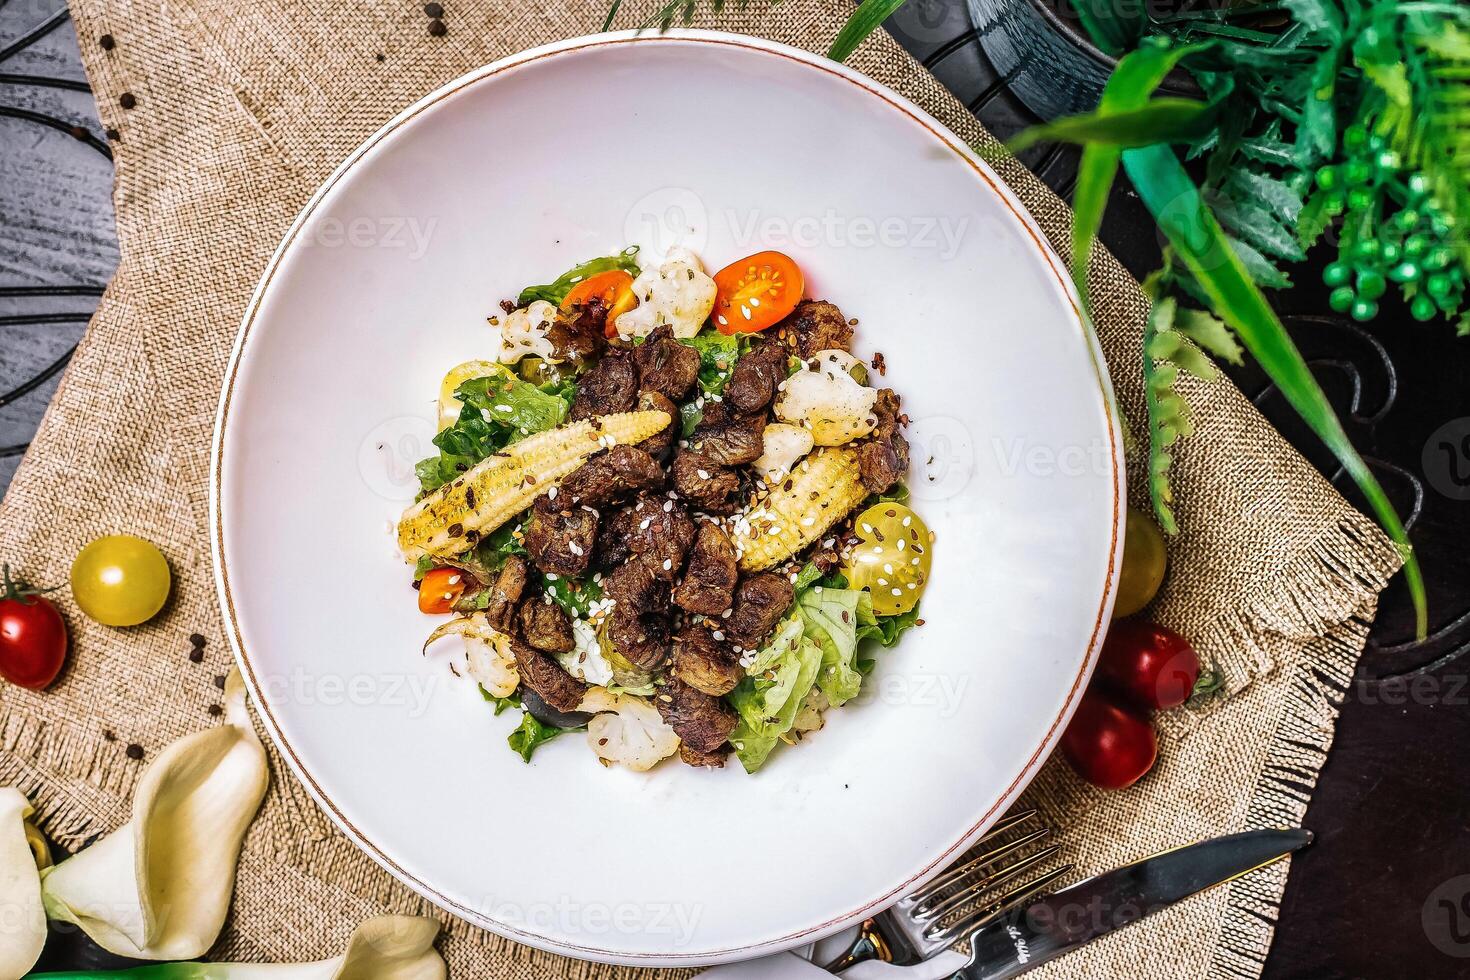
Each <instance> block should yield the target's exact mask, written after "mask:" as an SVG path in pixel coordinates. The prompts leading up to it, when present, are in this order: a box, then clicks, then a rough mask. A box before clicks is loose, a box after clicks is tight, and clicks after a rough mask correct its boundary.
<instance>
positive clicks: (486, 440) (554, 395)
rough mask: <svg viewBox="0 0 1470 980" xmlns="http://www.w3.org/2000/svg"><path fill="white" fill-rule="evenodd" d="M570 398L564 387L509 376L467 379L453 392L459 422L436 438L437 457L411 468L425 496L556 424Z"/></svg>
mask: <svg viewBox="0 0 1470 980" xmlns="http://www.w3.org/2000/svg"><path fill="white" fill-rule="evenodd" d="M574 394H575V389H572V388H569V387H568V386H566V385H547V386H546V387H545V388H538V387H536V386H535V385H533V384H530V383H528V382H525V381H522V380H520V379H519V378H516V377H513V376H512V375H510V374H494V375H491V376H489V377H485V378H471V379H470V380H468V381H466V382H465V383H464V384H462V385H460V386H459V387H458V388H456V389H455V391H454V397H455V398H456V399H458V400H459V402H460V405H461V409H460V413H459V418H457V419H456V420H455V422H454V424H453V425H451V426H449V427H448V428H446V429H445V430H444V431H443V432H440V433H439V434H438V435H436V436H435V437H434V445H435V446H436V447H437V448H438V449H439V455H438V456H430V457H429V458H428V459H425V460H422V461H420V462H419V463H418V465H417V466H415V468H414V471H415V472H416V473H417V474H418V478H419V484H420V486H421V488H422V490H423V492H424V493H430V492H431V491H433V490H437V489H438V488H439V487H440V486H442V485H443V484H445V483H448V482H449V481H450V480H453V479H454V478H455V477H457V476H459V474H461V473H463V472H464V471H465V470H467V469H469V468H470V467H471V466H474V465H475V464H476V463H478V462H480V461H481V460H482V459H485V458H487V457H488V456H491V455H493V454H494V453H498V452H500V450H502V449H504V448H505V447H506V446H508V445H510V444H511V443H513V442H515V441H516V440H518V439H522V438H524V437H526V436H528V435H530V434H531V433H533V432H542V431H544V430H546V429H552V428H555V427H556V426H558V425H560V424H561V423H562V420H563V419H565V418H566V417H567V412H568V411H570V410H571V407H572V397H573V395H574Z"/></svg>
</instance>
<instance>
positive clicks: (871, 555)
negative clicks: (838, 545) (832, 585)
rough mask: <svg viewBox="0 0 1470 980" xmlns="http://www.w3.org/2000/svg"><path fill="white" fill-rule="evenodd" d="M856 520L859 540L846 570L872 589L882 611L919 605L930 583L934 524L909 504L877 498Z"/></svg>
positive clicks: (856, 584) (851, 580)
mask: <svg viewBox="0 0 1470 980" xmlns="http://www.w3.org/2000/svg"><path fill="white" fill-rule="evenodd" d="M852 526H853V533H854V534H856V535H857V538H858V543H857V544H856V545H854V546H853V549H852V554H851V556H850V557H849V558H848V560H847V564H846V565H845V566H844V567H843V570H842V571H843V574H845V575H846V576H847V581H848V584H849V585H850V586H851V587H852V588H854V589H867V590H868V591H869V592H870V593H872V596H873V612H875V613H877V614H878V615H879V616H896V615H898V614H899V613H906V612H908V611H909V610H910V609H913V608H914V606H916V605H918V604H919V597H920V596H922V595H923V594H924V588H925V586H927V585H928V584H929V568H930V565H931V564H932V561H933V559H932V556H931V550H932V549H931V545H932V543H933V542H932V539H933V535H932V534H931V533H930V531H929V525H927V524H925V523H924V521H923V519H922V518H920V517H919V515H918V514H915V513H914V512H913V511H912V510H911V509H909V508H908V507H905V506H904V505H903V504H874V505H873V506H871V507H869V508H868V509H867V510H865V511H863V512H862V513H861V514H859V515H858V516H857V519H856V520H854V521H853V525H852Z"/></svg>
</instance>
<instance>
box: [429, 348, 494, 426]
mask: <svg viewBox="0 0 1470 980" xmlns="http://www.w3.org/2000/svg"><path fill="white" fill-rule="evenodd" d="M505 373H506V370H505V367H504V365H502V364H499V363H497V362H495V361H465V362H464V363H463V364H456V365H455V366H454V367H452V368H450V369H449V373H448V374H446V375H444V380H443V381H441V382H439V431H440V432H443V431H444V430H445V429H447V428H449V427H450V426H451V425H453V424H454V423H455V420H456V419H458V418H459V410H460V409H461V408H463V407H464V406H463V405H461V404H460V401H459V399H458V398H455V397H454V392H455V389H456V388H458V387H459V386H460V385H462V384H464V383H465V382H466V381H469V380H470V379H471V378H488V377H490V375H492V374H505Z"/></svg>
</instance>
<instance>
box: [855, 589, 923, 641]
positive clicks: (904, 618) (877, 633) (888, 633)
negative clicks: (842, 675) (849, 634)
mask: <svg viewBox="0 0 1470 980" xmlns="http://www.w3.org/2000/svg"><path fill="white" fill-rule="evenodd" d="M857 622H858V626H857V636H858V641H859V642H863V641H866V640H872V641H874V642H875V643H877V644H878V645H879V646H882V647H891V646H894V645H895V644H897V643H898V638H899V637H900V636H902V635H903V632H904V631H905V630H907V629H908V628H909V627H910V626H915V625H917V624H918V622H919V606H918V604H917V603H915V605H914V608H912V609H910V610H909V611H908V612H906V613H898V614H897V615H894V616H879V615H877V614H875V613H874V612H873V597H872V595H871V594H869V593H867V592H864V593H863V594H862V599H861V600H860V601H859V602H858V608H857Z"/></svg>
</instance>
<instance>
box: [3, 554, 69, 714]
mask: <svg viewBox="0 0 1470 980" xmlns="http://www.w3.org/2000/svg"><path fill="white" fill-rule="evenodd" d="M65 661H66V623H65V622H64V621H63V620H62V618H61V613H59V612H57V611H56V607H55V606H53V605H51V603H50V602H49V601H47V600H46V599H45V598H43V597H42V596H41V595H39V594H38V592H37V590H35V589H30V588H27V587H26V586H24V585H22V584H20V583H17V582H13V581H11V578H10V566H8V565H7V566H5V575H4V592H0V677H4V678H5V679H6V680H7V681H9V682H10V683H12V684H19V685H20V686H21V687H28V688H30V689H31V690H33V691H39V690H41V689H42V688H44V687H46V686H47V685H49V684H50V683H51V682H52V681H54V680H55V679H56V675H57V674H59V673H60V672H61V665H62V663H64V662H65Z"/></svg>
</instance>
